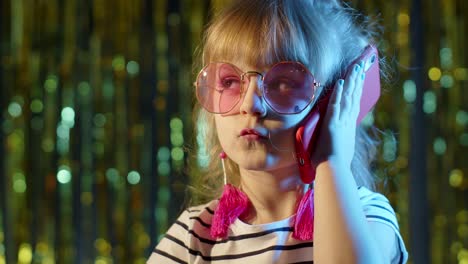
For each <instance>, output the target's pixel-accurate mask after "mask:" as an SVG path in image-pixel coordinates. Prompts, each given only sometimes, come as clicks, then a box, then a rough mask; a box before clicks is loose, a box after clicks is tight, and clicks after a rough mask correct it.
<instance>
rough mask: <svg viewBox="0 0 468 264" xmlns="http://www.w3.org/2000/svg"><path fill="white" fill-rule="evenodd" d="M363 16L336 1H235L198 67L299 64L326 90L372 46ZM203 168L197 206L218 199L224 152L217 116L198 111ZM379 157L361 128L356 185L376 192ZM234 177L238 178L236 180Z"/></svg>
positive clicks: (233, 169)
mask: <svg viewBox="0 0 468 264" xmlns="http://www.w3.org/2000/svg"><path fill="white" fill-rule="evenodd" d="M360 18H363V17H359V16H358V15H357V13H356V12H355V11H354V10H353V9H352V8H350V7H348V6H345V5H344V4H342V3H341V2H339V1H333V0H294V1H291V0H237V1H233V3H232V5H231V6H230V7H228V8H226V9H224V11H222V12H221V13H219V14H218V15H217V16H216V17H215V19H214V20H213V21H212V22H211V23H210V24H209V25H208V28H207V29H206V31H205V35H204V38H203V42H202V53H201V54H200V55H201V56H200V57H201V58H200V59H199V60H198V61H197V62H198V63H195V64H194V65H195V66H196V67H197V68H198V69H200V68H201V66H202V65H205V64H206V63H208V62H212V61H234V60H236V59H238V58H242V60H243V61H244V62H245V63H247V64H248V65H252V66H256V67H259V68H262V67H266V66H270V65H272V64H274V63H276V62H279V61H286V60H288V61H299V62H301V63H303V64H304V65H306V66H307V67H308V69H309V70H310V71H311V72H312V73H313V74H314V76H315V78H316V79H317V80H319V81H320V82H321V83H322V84H323V85H322V87H327V85H330V84H333V83H334V82H335V81H336V80H337V79H338V78H339V77H340V76H342V75H343V73H344V72H345V71H346V68H347V67H348V65H350V63H351V62H352V61H354V60H355V59H356V58H357V57H358V56H359V55H360V54H361V52H362V51H363V49H364V48H365V47H366V46H367V45H368V44H369V43H372V36H373V35H374V32H373V31H372V30H369V29H367V28H364V26H358V25H357V22H356V20H357V19H360ZM194 113H195V124H196V135H197V137H196V138H197V143H198V149H197V153H196V156H195V159H196V160H197V162H198V164H199V165H200V166H199V168H200V169H199V170H198V173H195V177H194V178H193V184H194V185H195V186H196V189H197V190H198V192H197V193H198V194H202V195H203V196H206V197H205V198H206V199H200V198H201V197H198V199H196V200H195V201H196V202H204V201H206V200H209V199H212V198H213V197H217V196H218V195H219V194H220V191H221V188H222V185H223V183H222V181H223V176H222V169H221V166H220V160H219V157H218V155H219V153H220V152H221V151H222V149H221V146H220V143H219V141H218V136H217V134H216V128H215V124H214V116H213V114H211V113H208V112H207V111H205V110H204V109H202V108H201V107H200V106H199V105H198V104H197V105H196V107H195V112H194ZM375 156H376V141H374V140H372V138H371V137H369V135H368V134H367V132H366V130H365V129H364V128H361V127H359V128H358V133H357V140H356V150H355V156H354V159H353V162H352V171H353V175H354V176H355V179H356V182H357V184H358V185H363V186H366V187H368V188H371V189H373V188H374V186H373V185H374V177H373V173H372V172H371V169H370V164H371V162H372V161H373V159H374V158H375ZM227 170H228V174H229V175H230V179H231V180H230V181H231V182H233V183H234V184H237V183H238V176H239V175H238V173H239V172H238V168H237V166H236V164H234V162H233V161H231V160H229V159H227ZM233 176H236V177H237V178H235V177H233Z"/></svg>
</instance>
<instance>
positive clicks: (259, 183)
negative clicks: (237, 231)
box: [240, 164, 304, 224]
mask: <svg viewBox="0 0 468 264" xmlns="http://www.w3.org/2000/svg"><path fill="white" fill-rule="evenodd" d="M240 173H241V188H242V190H243V191H244V192H245V193H246V194H247V196H248V197H249V199H250V202H251V203H252V207H251V208H250V210H249V212H248V213H247V214H244V215H243V216H242V220H243V221H244V222H247V223H249V224H265V223H271V222H275V221H279V220H282V219H285V218H287V217H290V216H291V215H293V214H294V212H295V209H296V205H297V201H298V199H299V198H300V197H301V196H302V194H303V189H304V188H303V184H302V183H301V180H300V178H299V174H298V170H297V165H296V164H294V165H293V166H289V167H285V168H281V169H277V170H275V171H250V170H243V169H241V170H240Z"/></svg>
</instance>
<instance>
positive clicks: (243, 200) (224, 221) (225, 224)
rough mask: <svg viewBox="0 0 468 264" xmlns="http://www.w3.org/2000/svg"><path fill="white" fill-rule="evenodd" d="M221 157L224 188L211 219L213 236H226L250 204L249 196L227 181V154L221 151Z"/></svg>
mask: <svg viewBox="0 0 468 264" xmlns="http://www.w3.org/2000/svg"><path fill="white" fill-rule="evenodd" d="M220 158H221V163H222V165H223V172H224V188H223V194H222V195H221V198H220V199H219V202H218V205H217V207H216V208H215V210H214V215H213V219H212V221H211V230H210V234H211V236H212V237H213V238H225V237H226V236H227V233H228V229H229V226H230V225H231V224H232V223H233V222H234V221H235V220H236V218H238V217H239V216H240V215H241V214H242V213H244V212H245V210H246V209H247V207H248V206H249V198H248V197H247V195H246V194H245V193H244V192H242V191H241V190H239V189H238V188H236V187H234V186H233V185H232V184H228V183H227V177H226V168H225V167H224V159H225V158H226V154H225V153H224V152H221V154H220Z"/></svg>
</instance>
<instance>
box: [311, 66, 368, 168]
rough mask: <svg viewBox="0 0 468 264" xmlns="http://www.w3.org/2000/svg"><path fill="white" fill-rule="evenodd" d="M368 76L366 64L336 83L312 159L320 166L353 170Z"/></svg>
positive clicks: (354, 69) (357, 67)
mask: <svg viewBox="0 0 468 264" xmlns="http://www.w3.org/2000/svg"><path fill="white" fill-rule="evenodd" d="M364 78H365V73H364V71H363V62H362V61H361V62H359V64H356V65H354V68H353V70H352V71H351V72H350V73H349V74H348V75H347V76H346V79H345V80H343V79H340V80H338V81H337V82H336V84H335V88H334V90H333V93H332V95H331V97H330V101H329V103H328V109H327V113H326V115H325V119H324V120H323V124H322V126H321V131H320V136H319V139H318V142H317V149H316V151H315V152H314V156H313V157H312V160H313V161H314V162H313V163H314V164H316V165H318V164H319V163H320V162H322V161H326V160H330V159H332V160H333V161H336V162H339V164H341V165H344V166H347V167H346V168H350V166H351V161H352V160H353V156H354V146H355V141H356V123H357V118H358V116H359V110H360V102H361V95H362V90H363V84H364Z"/></svg>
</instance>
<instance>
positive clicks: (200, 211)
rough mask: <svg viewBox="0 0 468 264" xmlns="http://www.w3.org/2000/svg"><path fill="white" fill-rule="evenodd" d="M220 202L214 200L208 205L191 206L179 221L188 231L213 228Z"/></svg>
mask: <svg viewBox="0 0 468 264" xmlns="http://www.w3.org/2000/svg"><path fill="white" fill-rule="evenodd" d="M217 204H218V200H212V201H210V202H208V203H205V204H201V205H197V206H191V207H188V208H187V209H185V210H184V211H183V212H182V214H181V215H180V216H179V218H178V219H177V222H178V223H179V224H180V225H183V226H184V227H186V230H187V231H189V230H193V229H197V230H206V229H207V228H208V229H209V228H210V227H211V219H212V218H213V214H214V209H215V207H216V205H217Z"/></svg>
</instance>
